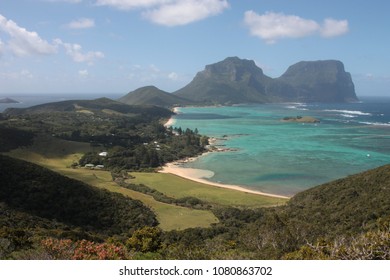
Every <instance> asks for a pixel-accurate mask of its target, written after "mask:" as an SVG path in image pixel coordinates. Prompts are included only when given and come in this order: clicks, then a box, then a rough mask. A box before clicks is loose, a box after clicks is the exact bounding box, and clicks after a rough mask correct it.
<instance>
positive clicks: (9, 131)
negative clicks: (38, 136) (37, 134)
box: [0, 125, 34, 152]
mask: <svg viewBox="0 0 390 280" xmlns="http://www.w3.org/2000/svg"><path fill="white" fill-rule="evenodd" d="M33 138H34V134H33V133H32V132H30V131H25V130H20V129H16V128H8V127H3V126H1V125H0V152H8V151H10V150H12V149H16V148H18V147H21V146H29V145H31V144H32V141H33Z"/></svg>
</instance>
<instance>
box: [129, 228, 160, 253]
mask: <svg viewBox="0 0 390 280" xmlns="http://www.w3.org/2000/svg"><path fill="white" fill-rule="evenodd" d="M126 246H127V247H128V248H129V249H131V250H135V251H137V252H142V253H146V252H155V251H157V250H158V249H160V247H161V230H160V229H159V228H156V227H143V228H141V229H138V230H136V231H135V232H134V233H133V235H132V236H131V237H130V238H129V239H128V240H127V242H126Z"/></svg>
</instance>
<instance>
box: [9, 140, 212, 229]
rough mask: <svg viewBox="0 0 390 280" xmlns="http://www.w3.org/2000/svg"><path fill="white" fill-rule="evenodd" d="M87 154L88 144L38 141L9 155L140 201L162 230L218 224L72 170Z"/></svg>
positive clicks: (105, 176) (103, 176)
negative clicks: (149, 210) (72, 166)
mask: <svg viewBox="0 0 390 280" xmlns="http://www.w3.org/2000/svg"><path fill="white" fill-rule="evenodd" d="M56 147H57V148H56ZM58 147H60V148H58ZM88 150H91V148H90V147H89V144H84V143H78V142H70V141H64V140H59V139H56V138H52V139H47V138H38V139H37V141H35V144H34V145H33V146H31V147H28V148H19V149H16V150H13V151H12V152H10V153H7V154H8V155H9V156H12V157H15V158H19V159H23V160H26V161H30V162H33V163H36V164H39V165H41V166H44V167H46V168H49V169H51V170H53V171H56V172H58V173H60V174H62V175H65V176H68V177H70V178H73V179H76V180H80V181H82V182H85V183H87V184H90V185H92V186H95V187H98V188H103V189H106V190H108V191H111V192H117V193H121V194H123V195H125V196H127V197H130V198H132V199H137V200H140V201H142V202H143V203H144V204H145V205H147V206H148V207H149V208H151V209H152V210H153V212H154V213H155V214H156V216H157V219H158V221H159V222H160V225H159V226H160V227H161V229H163V230H182V229H186V228H193V227H209V226H210V225H211V224H213V223H218V219H217V218H216V217H215V216H214V214H213V213H212V212H211V211H205V210H194V209H189V208H185V207H180V206H176V205H171V204H166V203H161V202H158V201H156V200H154V198H153V197H151V196H149V195H145V194H142V193H139V192H135V191H132V190H129V189H125V188H122V187H119V186H118V185H117V184H116V183H114V182H113V181H112V177H111V173H110V172H108V171H103V170H89V169H84V168H77V169H73V168H69V166H70V165H71V164H72V163H73V162H77V161H78V160H79V159H80V157H81V156H82V151H84V152H85V151H88Z"/></svg>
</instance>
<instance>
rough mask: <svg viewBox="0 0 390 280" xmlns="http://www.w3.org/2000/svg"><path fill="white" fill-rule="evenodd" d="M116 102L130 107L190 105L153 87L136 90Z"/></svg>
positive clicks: (182, 99)
mask: <svg viewBox="0 0 390 280" xmlns="http://www.w3.org/2000/svg"><path fill="white" fill-rule="evenodd" d="M118 101H120V102H123V103H125V104H130V105H145V104H148V105H157V106H162V107H173V106H175V105H186V104H190V103H191V101H189V100H186V99H184V98H181V97H179V96H176V95H173V94H170V93H168V92H166V91H163V90H160V89H158V88H157V87H155V86H146V87H141V88H139V89H136V90H134V91H132V92H129V93H128V94H127V95H125V96H123V97H121V98H119V99H118ZM192 103H193V102H192Z"/></svg>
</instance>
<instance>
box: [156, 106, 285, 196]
mask: <svg viewBox="0 0 390 280" xmlns="http://www.w3.org/2000/svg"><path fill="white" fill-rule="evenodd" d="M179 108H180V107H174V108H173V109H172V111H173V112H174V113H175V114H177V113H179ZM174 116H175V115H172V116H171V118H170V119H169V120H168V121H167V122H166V123H165V124H164V126H165V127H167V128H168V127H170V126H172V125H173V124H174V123H175V119H174ZM210 140H211V142H212V143H210V144H209V147H208V151H206V152H205V153H203V154H201V155H199V156H196V157H191V158H187V159H184V160H178V161H174V162H170V163H167V164H166V165H164V166H163V167H162V168H161V169H160V170H159V171H158V172H160V173H169V174H173V175H176V176H179V177H181V178H184V179H187V180H191V181H194V182H198V183H202V184H205V185H207V186H210V187H218V188H225V189H230V190H235V191H240V192H245V193H250V194H256V195H262V196H268V197H274V198H285V199H289V198H290V197H288V196H284V195H278V194H272V193H265V192H261V191H254V190H251V189H248V188H245V187H243V186H239V185H231V184H222V183H216V182H212V181H209V180H207V178H211V177H213V176H214V172H212V171H210V170H204V169H195V168H186V167H182V166H180V165H181V164H183V163H186V162H190V161H194V160H196V159H198V158H199V157H201V156H204V155H207V154H209V153H213V152H224V151H232V149H226V150H225V149H223V148H222V149H221V148H218V147H216V146H215V143H216V141H217V139H215V138H210Z"/></svg>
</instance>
